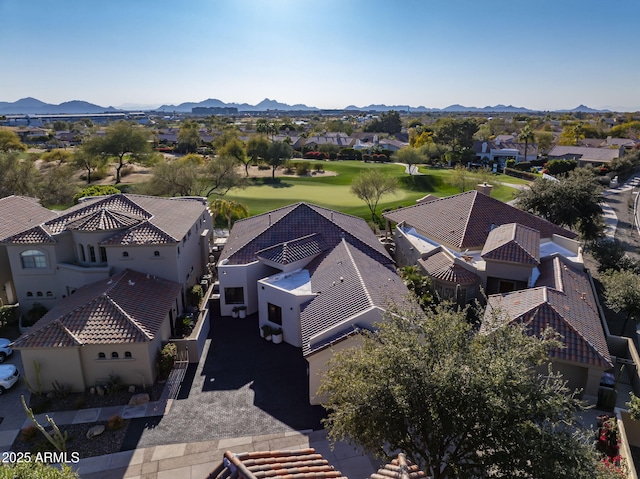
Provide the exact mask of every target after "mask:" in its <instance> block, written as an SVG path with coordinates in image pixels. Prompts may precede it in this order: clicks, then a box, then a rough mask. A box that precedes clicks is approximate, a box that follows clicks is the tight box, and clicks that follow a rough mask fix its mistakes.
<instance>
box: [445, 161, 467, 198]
mask: <svg viewBox="0 0 640 479" xmlns="http://www.w3.org/2000/svg"><path fill="white" fill-rule="evenodd" d="M472 178H473V176H472V175H471V173H470V171H469V170H468V169H467V167H466V166H464V165H456V166H454V167H453V171H452V172H451V176H450V177H449V183H450V184H451V186H453V187H455V188H457V189H459V190H460V192H461V193H464V192H465V190H466V188H467V186H469V182H470V181H471V180H472Z"/></svg>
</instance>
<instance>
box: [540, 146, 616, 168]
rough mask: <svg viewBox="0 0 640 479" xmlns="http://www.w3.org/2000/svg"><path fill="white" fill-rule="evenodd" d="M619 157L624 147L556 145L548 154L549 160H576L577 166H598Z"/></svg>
mask: <svg viewBox="0 0 640 479" xmlns="http://www.w3.org/2000/svg"><path fill="white" fill-rule="evenodd" d="M621 156H624V146H620V145H612V147H608V148H592V147H589V146H565V145H556V146H554V147H553V148H551V150H550V151H549V154H548V158H549V159H550V160H576V161H577V162H578V166H587V165H592V166H598V165H601V164H604V163H610V162H611V161H612V160H614V159H616V158H620V157H621Z"/></svg>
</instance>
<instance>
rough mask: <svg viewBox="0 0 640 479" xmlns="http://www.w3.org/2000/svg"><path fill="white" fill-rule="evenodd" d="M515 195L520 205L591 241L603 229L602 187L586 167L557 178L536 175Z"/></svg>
mask: <svg viewBox="0 0 640 479" xmlns="http://www.w3.org/2000/svg"><path fill="white" fill-rule="evenodd" d="M515 196H516V200H517V206H518V207H519V208H521V209H523V210H526V211H529V212H531V213H534V214H536V215H538V216H541V217H543V218H545V219H546V220H549V221H551V222H552V223H555V224H557V225H560V226H566V227H568V228H574V229H576V230H577V231H578V232H579V233H580V235H581V236H582V238H583V239H585V240H594V239H596V238H597V237H598V236H599V235H600V234H601V232H602V227H603V225H602V206H601V204H602V201H603V197H602V187H601V186H600V184H599V183H598V181H597V180H596V178H595V176H594V174H593V172H591V171H589V170H588V169H586V168H578V169H576V170H573V171H570V172H569V174H568V175H567V176H566V177H565V178H560V179H559V181H552V180H547V179H544V178H539V179H537V180H536V181H534V182H533V183H531V185H530V188H528V189H526V190H519V191H518V192H516V195H515Z"/></svg>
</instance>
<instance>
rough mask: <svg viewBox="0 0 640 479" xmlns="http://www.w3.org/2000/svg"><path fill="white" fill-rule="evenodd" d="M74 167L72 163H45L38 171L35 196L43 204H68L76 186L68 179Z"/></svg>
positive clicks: (74, 170)
mask: <svg viewBox="0 0 640 479" xmlns="http://www.w3.org/2000/svg"><path fill="white" fill-rule="evenodd" d="M75 172H76V168H75V166H74V165H73V164H72V163H64V164H61V165H58V164H55V163H49V164H47V163H45V164H43V165H42V166H41V168H40V171H39V173H40V174H39V175H38V176H39V180H38V183H37V189H38V192H37V197H38V198H40V202H41V203H42V205H43V206H54V205H63V206H64V205H69V204H70V203H71V201H72V198H73V195H74V193H75V192H76V190H77V186H76V185H75V184H74V183H73V182H72V181H69V178H71V177H72V176H73V175H74V173H75Z"/></svg>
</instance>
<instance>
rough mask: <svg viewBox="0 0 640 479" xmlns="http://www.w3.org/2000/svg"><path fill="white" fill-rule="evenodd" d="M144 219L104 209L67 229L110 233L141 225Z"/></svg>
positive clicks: (91, 213) (73, 222)
mask: <svg viewBox="0 0 640 479" xmlns="http://www.w3.org/2000/svg"><path fill="white" fill-rule="evenodd" d="M140 221H142V219H141V218H140V217H137V216H131V215H128V214H126V213H120V212H117V211H112V210H107V209H102V210H98V211H93V212H90V213H88V214H87V215H86V216H83V217H81V218H78V219H77V220H75V221H71V222H69V223H68V224H67V229H70V230H76V231H109V230H118V229H122V228H129V227H131V226H133V225H137V224H138V223H140Z"/></svg>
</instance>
